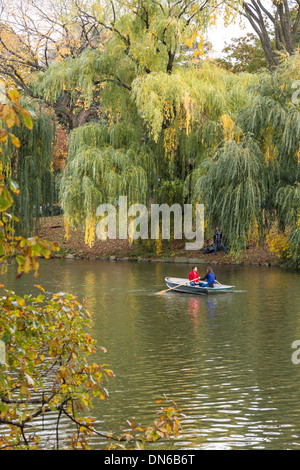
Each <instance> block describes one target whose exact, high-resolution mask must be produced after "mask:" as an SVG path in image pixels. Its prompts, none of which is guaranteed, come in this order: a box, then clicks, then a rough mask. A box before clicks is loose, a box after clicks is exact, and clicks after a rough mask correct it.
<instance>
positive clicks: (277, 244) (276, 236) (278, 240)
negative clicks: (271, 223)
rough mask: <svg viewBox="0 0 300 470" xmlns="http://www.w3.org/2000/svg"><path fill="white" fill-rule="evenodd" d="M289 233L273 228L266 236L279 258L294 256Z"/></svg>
mask: <svg viewBox="0 0 300 470" xmlns="http://www.w3.org/2000/svg"><path fill="white" fill-rule="evenodd" d="M288 240H289V235H288V234H287V233H279V232H277V231H276V230H275V228H272V229H271V230H270V232H269V234H268V235H267V237H266V242H267V245H268V247H269V250H270V252H271V253H273V254H274V255H275V256H276V257H277V258H281V257H283V256H284V257H285V258H290V257H291V256H292V250H291V245H290V244H289V242H288Z"/></svg>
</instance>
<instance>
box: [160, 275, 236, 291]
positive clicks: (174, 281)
mask: <svg viewBox="0 0 300 470" xmlns="http://www.w3.org/2000/svg"><path fill="white" fill-rule="evenodd" d="M165 282H166V284H167V286H168V288H169V289H172V290H173V291H177V292H184V293H186V294H225V293H228V292H233V290H234V287H235V286H227V285H226V284H215V285H214V287H200V286H191V285H190V281H189V280H188V279H182V278H178V277H166V278H165ZM176 286H178V287H176Z"/></svg>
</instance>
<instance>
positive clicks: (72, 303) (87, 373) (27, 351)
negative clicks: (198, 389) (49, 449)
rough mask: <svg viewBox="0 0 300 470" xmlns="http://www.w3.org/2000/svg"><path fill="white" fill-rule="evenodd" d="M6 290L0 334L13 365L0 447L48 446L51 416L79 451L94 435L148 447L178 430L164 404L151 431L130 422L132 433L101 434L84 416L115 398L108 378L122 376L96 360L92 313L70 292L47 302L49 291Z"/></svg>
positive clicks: (0, 385) (6, 379)
mask: <svg viewBox="0 0 300 470" xmlns="http://www.w3.org/2000/svg"><path fill="white" fill-rule="evenodd" d="M36 287H37V288H39V289H42V288H41V287H40V286H36ZM42 290H43V289H42ZM5 292H6V295H3V296H2V298H1V300H0V313H1V316H0V337H1V338H2V341H4V342H5V346H6V347H5V349H6V361H5V362H6V364H0V427H2V433H1V434H0V449H3V448H6V449H19V450H20V449H38V448H43V447H44V446H45V443H44V442H42V441H41V438H40V436H41V432H40V431H41V424H40V421H41V418H43V419H45V420H46V419H47V418H46V416H47V414H48V413H52V417H53V414H55V416H56V417H55V420H54V423H55V436H56V438H55V442H54V444H53V445H55V448H56V449H58V448H59V445H60V439H62V436H63V437H64V441H65V442H64V447H68V448H71V449H78V448H81V449H89V448H90V444H89V441H88V437H90V436H101V437H103V438H105V439H106V440H107V441H110V442H114V443H115V444H111V445H110V446H109V448H116V447H120V448H128V447H129V446H130V447H131V448H136V449H141V448H143V447H144V445H145V443H147V442H155V441H156V440H157V439H160V438H167V439H169V438H170V434H171V433H173V434H174V436H177V435H178V430H179V427H180V422H179V419H178V410H177V409H176V408H174V407H173V406H166V407H162V409H161V410H160V416H159V418H158V419H156V420H154V425H153V426H149V427H146V428H144V429H142V428H140V427H136V426H135V424H134V423H129V424H130V431H127V432H126V433H124V434H123V435H122V436H114V435H113V434H110V433H103V432H99V431H97V429H96V427H95V419H94V418H93V417H90V416H88V417H82V416H81V415H82V414H83V413H87V411H91V410H92V409H93V400H94V399H97V398H100V399H101V400H105V399H106V398H107V395H108V393H107V390H106V388H105V383H106V382H107V381H108V380H109V378H111V377H114V373H113V371H112V370H111V368H110V367H109V366H108V365H107V364H98V363H96V362H92V361H88V358H89V356H91V355H92V354H95V353H96V352H97V349H96V340H94V339H93V338H92V337H91V335H90V334H89V333H88V329H89V328H91V321H90V318H89V313H88V311H87V310H86V309H85V307H84V306H83V305H81V304H80V303H79V302H78V301H77V300H76V298H75V296H73V295H70V294H63V293H60V294H55V295H53V296H52V298H50V299H46V298H45V295H44V293H42V294H40V295H38V296H37V297H32V296H25V297H24V298H22V297H19V296H17V295H16V294H14V293H13V292H8V291H5ZM102 349H103V350H104V352H105V349H104V348H102ZM63 418H67V420H68V423H69V425H68V430H71V433H70V434H68V435H64V434H63V429H65V426H66V421H64V422H63ZM52 419H53V418H52ZM52 422H53V421H52ZM62 423H63V424H64V426H62Z"/></svg>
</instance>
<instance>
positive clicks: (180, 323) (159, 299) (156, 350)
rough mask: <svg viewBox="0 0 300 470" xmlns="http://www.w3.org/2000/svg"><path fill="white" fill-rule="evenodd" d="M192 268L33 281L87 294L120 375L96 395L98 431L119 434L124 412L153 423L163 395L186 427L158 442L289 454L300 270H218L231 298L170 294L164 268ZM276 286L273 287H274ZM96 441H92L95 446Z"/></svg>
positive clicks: (55, 267)
mask: <svg viewBox="0 0 300 470" xmlns="http://www.w3.org/2000/svg"><path fill="white" fill-rule="evenodd" d="M188 270H189V266H184V265H175V264H174V265H173V264H172V265H170V264H164V263H163V264H158V263H130V262H129V263H122V262H119V263H116V262H103V261H101V262H100V261H99V262H97V261H73V260H66V261H57V260H51V261H49V262H47V263H41V269H40V277H39V280H38V284H41V285H42V286H43V287H44V288H45V289H46V291H47V292H49V293H53V292H57V291H69V292H73V293H75V294H76V295H77V296H78V298H79V300H80V301H81V300H82V299H83V297H86V298H87V299H88V307H89V310H90V312H91V315H92V321H93V335H94V336H95V337H96V339H97V341H98V343H99V345H101V346H102V345H103V346H105V347H106V348H107V351H108V352H107V354H106V355H105V357H103V354H102V353H100V352H99V355H98V356H97V360H99V361H102V362H103V361H105V362H107V363H110V364H111V366H112V369H113V370H114V372H115V374H116V378H115V379H114V380H112V381H111V382H110V383H109V385H108V389H109V392H110V397H109V400H107V402H104V403H103V402H96V403H95V413H96V415H97V418H98V422H99V425H100V427H101V429H103V430H108V429H113V430H114V431H116V432H119V430H120V426H121V425H123V424H124V425H125V426H126V419H135V421H136V422H137V423H140V424H142V425H147V424H150V423H151V420H152V419H153V416H154V415H155V411H156V408H157V405H156V404H155V400H157V399H160V398H161V397H162V396H163V394H164V393H165V394H166V395H167V396H169V397H171V398H172V399H174V400H175V401H176V402H177V403H178V404H179V405H180V406H181V407H182V409H183V411H184V413H185V416H186V418H185V419H184V420H183V423H182V424H183V427H184V434H183V435H182V437H181V438H180V439H179V440H176V441H174V442H171V443H165V442H163V443H157V444H156V446H157V448H159V447H160V446H163V448H174V447H175V448H176V449H184V448H195V449H196V448H206V449H213V448H219V449H234V448H243V449H248V448H266V449H275V448H278V449H286V448H290V449H297V448H298V447H299V445H300V438H299V435H300V366H296V365H294V364H292V362H291V353H292V350H291V344H292V342H293V341H294V340H295V339H300V315H299V300H300V297H299V295H300V294H299V274H298V273H291V272H288V271H283V270H280V269H276V268H274V269H270V268H265V267H240V266H218V267H217V269H216V270H215V271H216V274H217V278H218V279H220V280H221V281H223V282H226V283H228V284H233V285H235V286H236V292H235V293H234V294H226V295H215V296H211V297H210V296H209V297H207V296H204V295H199V296H195V295H189V294H179V293H175V292H168V293H166V294H165V295H155V294H156V292H158V291H160V290H162V289H164V288H165V284H164V278H165V276H167V275H172V276H174V277H184V276H186V274H187V272H188ZM36 283H37V281H36V280H35V279H34V278H33V276H31V275H28V276H23V278H21V279H20V280H18V281H16V279H15V276H14V273H13V271H12V270H10V272H9V273H8V274H7V275H6V277H5V284H6V287H7V288H13V289H15V290H16V291H17V293H20V294H22V293H28V292H33V291H34V289H35V288H34V287H33V286H34V284H36ZM279 286H280V293H279V291H278V287H279ZM102 445H103V442H99V441H97V440H95V446H96V447H97V446H99V447H101V446H102Z"/></svg>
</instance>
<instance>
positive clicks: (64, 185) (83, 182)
mask: <svg viewBox="0 0 300 470" xmlns="http://www.w3.org/2000/svg"><path fill="white" fill-rule="evenodd" d="M128 130H129V129H128V127H125V128H124V127H122V126H121V125H120V124H116V125H113V126H111V128H110V129H108V128H107V126H104V125H101V124H99V123H97V124H86V125H85V126H82V127H81V128H78V129H76V130H74V131H73V132H72V134H71V137H70V146H69V155H68V165H67V168H66V171H65V172H64V173H63V175H62V177H61V181H60V200H61V203H62V206H63V208H64V214H65V222H66V226H67V229H68V227H72V228H77V227H82V226H83V227H85V241H86V243H88V244H89V245H90V246H91V245H92V243H93V242H94V238H95V227H96V215H95V214H96V209H97V207H98V206H99V204H102V203H105V204H106V203H110V204H116V202H117V200H118V198H119V196H120V195H123V196H127V198H128V203H129V204H133V203H136V202H141V203H144V204H145V203H146V202H147V196H148V188H149V182H150V180H151V174H152V172H153V170H154V169H153V159H152V158H151V155H149V150H148V151H146V150H145V149H143V148H142V147H136V148H135V145H134V144H135V142H134V141H135V139H136V136H135V133H134V130H133V129H131V131H132V132H131V133H130V132H128ZM130 137H131V139H130Z"/></svg>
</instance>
